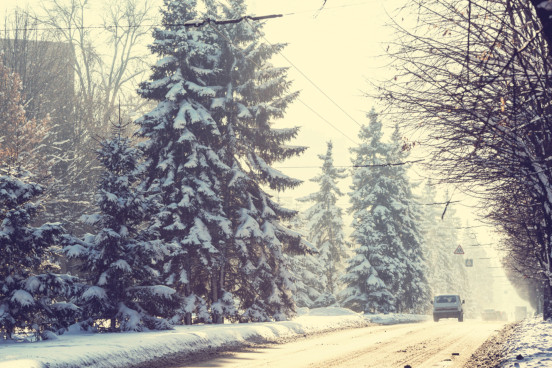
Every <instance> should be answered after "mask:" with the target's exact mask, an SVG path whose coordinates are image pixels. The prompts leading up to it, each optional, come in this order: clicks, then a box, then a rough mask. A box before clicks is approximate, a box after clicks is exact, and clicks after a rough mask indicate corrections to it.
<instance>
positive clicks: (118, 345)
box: [0, 308, 428, 368]
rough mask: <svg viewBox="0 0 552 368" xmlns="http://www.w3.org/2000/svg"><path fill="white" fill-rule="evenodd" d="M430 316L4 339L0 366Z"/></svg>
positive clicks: (126, 360) (129, 355) (313, 315)
mask: <svg viewBox="0 0 552 368" xmlns="http://www.w3.org/2000/svg"><path fill="white" fill-rule="evenodd" d="M427 319H428V316H412V315H400V314H385V315H383V314H377V315H362V314H357V313H355V312H353V311H351V310H349V309H344V308H319V309H312V310H309V309H301V310H300V311H299V313H298V317H297V318H295V319H293V320H292V321H286V322H272V323H248V324H225V325H194V326H180V327H176V328H175V329H174V330H171V331H151V332H140V333H138V332H136V333H106V334H84V333H82V332H79V331H69V332H68V333H66V334H64V335H62V336H59V337H57V339H55V340H48V341H42V342H35V343H15V342H11V343H0V368H45V367H48V368H56V367H59V368H61V367H63V368H68V367H82V366H94V367H98V368H100V367H126V366H129V365H132V364H136V363H139V362H142V361H144V360H148V359H155V357H159V356H162V355H166V354H172V353H185V352H189V353H194V352H198V351H201V350H203V349H208V348H221V347H225V346H229V347H235V346H237V345H239V344H243V343H245V342H247V341H259V340H261V341H262V340H264V341H270V340H276V339H281V338H288V337H293V336H297V335H304V334H312V333H316V332H322V331H330V330H336V329H340V328H347V327H360V326H363V325H366V322H374V323H384V324H393V323H408V322H418V321H423V320H427Z"/></svg>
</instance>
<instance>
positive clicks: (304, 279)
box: [287, 213, 327, 308]
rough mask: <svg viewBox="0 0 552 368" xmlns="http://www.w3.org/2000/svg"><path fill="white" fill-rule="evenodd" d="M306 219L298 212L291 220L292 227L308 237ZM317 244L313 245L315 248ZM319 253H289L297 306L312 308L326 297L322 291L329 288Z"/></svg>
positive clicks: (288, 257) (290, 225) (304, 236)
mask: <svg viewBox="0 0 552 368" xmlns="http://www.w3.org/2000/svg"><path fill="white" fill-rule="evenodd" d="M305 225H306V221H305V220H304V218H303V216H302V215H301V213H299V214H297V215H296V216H295V217H293V219H291V221H290V222H289V227H290V229H293V230H295V231H297V232H299V233H300V234H301V236H302V237H303V238H304V239H306V238H307V237H308V234H307V231H306V230H305ZM314 247H315V246H314V245H313V248H314ZM317 255H318V253H314V254H299V255H293V254H287V259H288V261H289V266H290V270H291V274H292V279H293V283H294V285H295V290H293V299H294V300H295V304H296V305H297V307H307V308H312V307H314V306H316V305H317V304H315V302H316V303H321V302H322V301H323V300H324V298H321V296H322V295H323V294H322V293H323V292H324V291H325V290H326V289H327V287H326V284H327V281H326V276H325V275H324V272H323V271H324V267H323V264H322V262H321V261H320V259H319V258H318V257H317Z"/></svg>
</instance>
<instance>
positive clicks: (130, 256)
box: [65, 121, 175, 331]
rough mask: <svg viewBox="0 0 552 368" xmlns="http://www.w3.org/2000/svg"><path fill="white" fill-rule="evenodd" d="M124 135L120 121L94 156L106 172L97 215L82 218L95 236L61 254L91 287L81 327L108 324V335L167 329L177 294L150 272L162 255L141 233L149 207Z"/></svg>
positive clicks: (134, 155)
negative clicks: (76, 263) (76, 265)
mask: <svg viewBox="0 0 552 368" xmlns="http://www.w3.org/2000/svg"><path fill="white" fill-rule="evenodd" d="M123 130H124V126H123V124H121V122H120V121H119V123H118V124H117V125H115V126H114V136H113V137H112V138H111V139H107V140H104V141H102V142H101V148H100V149H99V150H98V161H99V162H100V163H101V164H102V165H103V167H104V168H105V169H104V172H103V173H102V175H101V177H100V181H99V183H98V190H97V195H96V202H97V206H98V208H99V211H100V212H99V213H97V214H94V215H89V216H86V217H85V218H86V222H87V223H88V224H89V225H92V226H94V227H95V228H97V230H98V232H97V233H96V234H87V235H85V237H84V241H83V242H81V244H75V245H73V246H68V247H66V249H65V250H66V254H67V255H68V256H69V257H71V258H76V259H77V260H79V267H80V268H81V269H82V271H83V273H84V274H85V275H86V277H87V278H88V279H89V281H90V284H91V285H90V286H89V287H88V288H87V290H86V291H85V292H84V293H83V294H82V296H81V302H80V303H79V304H80V307H81V309H82V311H83V319H84V321H83V324H87V325H88V326H93V327H97V328H102V327H101V326H102V325H103V321H104V320H109V321H110V327H109V330H111V331H142V330H144V329H166V328H169V324H168V323H167V322H166V321H165V320H164V319H163V318H162V317H163V316H165V317H166V316H167V314H168V311H169V310H170V309H171V307H172V305H173V304H174V302H175V301H174V299H175V296H174V293H175V290H174V289H172V288H169V287H167V286H163V285H160V284H159V277H158V275H159V273H158V272H157V271H156V270H155V268H154V267H155V262H157V261H159V260H160V259H162V256H163V255H162V254H159V251H158V249H156V248H155V247H151V244H150V242H148V240H149V239H148V238H147V237H146V236H144V233H143V231H142V229H141V227H142V226H143V223H144V221H145V219H146V216H147V213H148V210H149V209H150V206H149V204H148V202H147V200H146V198H145V196H144V193H142V192H141V191H140V190H139V189H138V188H137V184H138V181H139V176H140V175H141V170H142V167H141V166H140V164H139V159H140V153H139V151H138V150H137V149H136V148H134V147H132V145H131V142H130V140H129V139H128V138H126V137H124V135H123Z"/></svg>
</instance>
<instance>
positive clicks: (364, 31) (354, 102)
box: [0, 0, 398, 205]
mask: <svg viewBox="0 0 552 368" xmlns="http://www.w3.org/2000/svg"><path fill="white" fill-rule="evenodd" d="M150 1H151V0H150ZM322 1H323V0H301V1H297V0H250V1H249V10H250V13H251V14H257V15H265V14H284V17H282V18H277V19H272V20H269V21H267V22H266V26H265V33H266V39H267V40H268V41H269V42H271V43H278V42H285V43H288V44H289V45H288V47H287V48H286V49H284V51H283V53H282V54H283V56H278V57H277V58H275V60H274V63H275V64H277V65H281V66H288V67H290V71H289V76H290V79H291V80H293V82H294V83H293V88H294V89H295V90H300V91H301V95H300V101H297V102H296V103H295V104H294V105H293V106H291V107H290V109H289V111H288V114H287V115H286V118H285V119H284V120H283V121H281V122H279V123H278V124H282V125H283V126H294V125H299V126H301V127H302V128H301V133H300V136H299V139H298V140H297V142H294V143H295V144H301V145H307V146H309V147H310V148H309V150H308V151H307V153H306V154H304V155H302V156H301V157H299V158H296V159H292V160H288V161H287V162H284V163H282V164H279V165H276V166H277V167H279V168H282V170H283V171H284V172H286V174H288V175H291V176H293V177H297V178H300V179H303V180H305V181H306V183H305V185H303V186H302V187H301V188H300V189H299V190H295V191H293V192H290V193H283V194H282V199H284V197H288V198H290V197H297V196H302V195H305V194H308V193H309V192H312V191H315V190H316V189H317V187H316V185H314V184H311V183H310V182H309V181H308V180H309V179H310V178H311V177H313V176H315V175H316V174H317V173H318V172H319V166H320V165H321V161H320V160H319V159H318V155H319V154H324V153H325V151H326V142H327V141H329V140H331V141H332V142H333V143H334V157H335V164H336V165H343V166H350V164H351V162H350V155H349V147H351V146H353V145H354V144H355V142H356V141H357V134H358V130H359V126H360V124H363V123H364V122H365V117H364V115H365V111H368V110H369V109H370V108H371V107H372V102H371V101H369V100H368V99H367V98H364V97H362V93H363V91H365V90H366V88H367V83H366V82H365V78H372V77H374V76H377V75H381V73H382V72H383V70H382V69H380V68H378V67H377V66H378V63H379V65H381V64H383V63H382V61H381V60H379V61H378V60H377V59H376V57H377V56H378V55H380V54H381V53H382V47H383V46H382V44H381V43H382V42H383V41H385V40H386V39H387V37H386V35H385V33H386V30H385V29H384V28H382V26H383V24H384V23H385V22H386V21H388V17H387V15H386V8H387V11H389V12H391V11H392V10H393V4H394V3H398V1H384V2H382V1H378V0H364V1H363V0H327V3H326V6H325V8H324V9H323V10H322V11H320V10H319V9H320V7H321V5H322ZM90 3H91V4H92V6H95V7H98V8H100V4H101V3H103V1H100V0H92V1H90ZM154 3H158V4H161V3H162V1H161V0H155V1H154ZM40 4H41V0H17V1H16V0H1V1H0V14H4V13H5V12H6V11H9V10H10V9H13V8H14V7H15V6H16V5H17V6H20V7H23V8H24V7H27V6H28V7H29V8H31V9H33V7H37V8H38V7H39V5H40ZM384 4H385V5H384ZM90 22H94V20H90ZM98 22H99V20H98ZM286 59H287V60H286ZM290 63H291V64H292V65H291V64H290ZM321 116H322V117H323V118H322V117H321ZM347 190H348V184H346V185H344V191H345V192H346V191H347ZM342 204H343V205H346V204H347V200H346V199H345V198H343V200H342Z"/></svg>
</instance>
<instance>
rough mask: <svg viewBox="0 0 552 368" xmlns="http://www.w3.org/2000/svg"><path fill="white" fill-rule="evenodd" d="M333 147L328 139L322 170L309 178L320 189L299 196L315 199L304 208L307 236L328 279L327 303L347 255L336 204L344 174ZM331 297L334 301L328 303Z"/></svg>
mask: <svg viewBox="0 0 552 368" xmlns="http://www.w3.org/2000/svg"><path fill="white" fill-rule="evenodd" d="M332 150H333V144H332V143H331V142H328V143H327V151H326V154H325V155H319V156H318V157H319V158H320V159H321V160H322V161H323V163H322V173H321V174H320V175H318V176H316V177H314V178H312V179H311V181H312V182H315V183H318V184H319V186H320V190H319V191H318V192H316V193H312V194H311V195H309V196H307V197H304V198H301V199H300V200H301V201H309V202H314V204H313V205H312V206H311V207H310V208H309V209H307V210H306V212H305V218H306V220H307V221H308V223H307V228H308V229H309V240H310V241H311V242H312V243H313V244H315V246H316V248H317V249H318V252H319V253H318V254H317V255H316V257H318V259H319V260H320V263H321V264H322V274H323V275H324V278H325V279H326V280H327V281H326V282H327V284H326V288H327V289H326V290H320V291H321V292H322V293H328V294H329V295H331V296H333V297H332V298H328V296H326V298H327V302H329V303H330V304H334V303H335V301H336V297H337V294H338V291H339V288H340V275H341V273H342V271H343V261H344V259H345V257H346V255H347V248H346V241H345V235H344V233H343V216H342V211H341V208H339V207H338V206H337V201H338V199H339V197H341V196H342V195H343V194H342V193H341V190H340V189H339V187H338V185H337V184H338V180H339V179H343V178H345V177H346V174H345V169H343V168H341V169H340V168H336V167H335V166H334V163H333V156H332ZM332 300H333V303H331V301H332ZM320 306H328V305H320Z"/></svg>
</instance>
